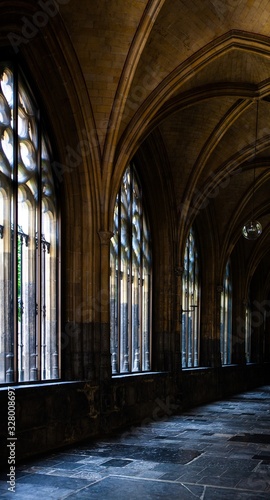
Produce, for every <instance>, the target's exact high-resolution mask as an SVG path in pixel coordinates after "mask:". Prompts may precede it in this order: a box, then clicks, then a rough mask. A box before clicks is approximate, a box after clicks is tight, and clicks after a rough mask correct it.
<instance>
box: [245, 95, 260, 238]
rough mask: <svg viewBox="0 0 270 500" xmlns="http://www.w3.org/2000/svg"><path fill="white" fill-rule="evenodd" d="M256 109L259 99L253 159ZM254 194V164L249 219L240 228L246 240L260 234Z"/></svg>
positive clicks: (257, 236)
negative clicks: (255, 217) (255, 213)
mask: <svg viewBox="0 0 270 500" xmlns="http://www.w3.org/2000/svg"><path fill="white" fill-rule="evenodd" d="M258 109H259V101H257V113H256V135H255V160H256V147H257V136H258ZM254 194H255V166H254V170H253V189H252V212H251V219H250V220H248V221H247V222H246V223H245V225H244V227H243V229H242V235H243V236H244V238H246V239H247V240H256V239H257V238H259V236H260V235H261V234H262V225H261V223H260V222H259V221H257V220H255V219H254Z"/></svg>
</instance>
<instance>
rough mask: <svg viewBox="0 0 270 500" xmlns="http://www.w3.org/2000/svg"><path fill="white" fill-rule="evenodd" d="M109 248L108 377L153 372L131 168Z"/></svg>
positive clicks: (140, 220) (138, 202)
mask: <svg viewBox="0 0 270 500" xmlns="http://www.w3.org/2000/svg"><path fill="white" fill-rule="evenodd" d="M113 232H114V236H113V238H112V239H111V248H110V273H111V276H110V290H111V291H110V313H111V356H112V358H111V359H112V373H113V374H118V373H130V372H141V371H147V370H150V368H151V267H152V263H151V241H150V232H149V226H148V222H147V218H146V215H145V212H144V207H143V199H142V189H141V186H140V184H139V181H138V178H137V175H136V172H135V168H134V165H133V164H132V165H130V166H129V167H128V168H127V169H126V171H125V173H124V176H123V179H122V183H121V187H120V190H119V192H118V195H117V197H116V202H115V207H114V229H113Z"/></svg>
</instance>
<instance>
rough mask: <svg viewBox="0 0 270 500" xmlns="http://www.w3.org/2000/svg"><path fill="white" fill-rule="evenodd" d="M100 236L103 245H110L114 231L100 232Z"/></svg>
mask: <svg viewBox="0 0 270 500" xmlns="http://www.w3.org/2000/svg"><path fill="white" fill-rule="evenodd" d="M98 235H99V238H100V243H101V245H109V244H110V241H111V238H112V237H113V235H114V233H113V232H112V231H99V232H98Z"/></svg>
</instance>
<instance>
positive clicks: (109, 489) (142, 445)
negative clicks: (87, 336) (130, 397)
mask: <svg viewBox="0 0 270 500" xmlns="http://www.w3.org/2000/svg"><path fill="white" fill-rule="evenodd" d="M156 414H157V412H156ZM11 495H14V494H13V493H10V492H8V485H7V476H6V474H2V476H1V477H0V498H1V499H2V498H3V499H4V498H10V496H11ZM14 497H15V498H16V499H20V500H26V499H27V500H28V499H29V500H30V499H35V500H37V499H39V498H40V499H45V498H46V499H53V500H58V499H68V500H71V499H78V500H83V499H91V500H93V499H98V500H102V499H106V500H110V499H113V500H114V499H116V500H126V499H129V500H137V499H140V500H148V499H166V498H168V499H172V498H177V499H179V500H195V498H198V499H200V500H222V499H226V500H230V499H232V500H238V499H241V500H242V499H245V500H249V499H254V500H260V499H265V500H266V499H268V500H269V499H270V386H267V387H266V386H264V387H261V388H259V389H257V390H253V391H251V392H247V393H242V394H239V395H236V396H234V397H231V398H229V399H227V400H223V401H220V402H216V403H211V404H206V405H203V406H200V407H197V408H195V409H191V410H189V411H185V412H183V413H182V414H181V415H177V416H171V417H169V418H166V419H164V420H161V419H158V418H157V417H155V418H154V417H153V419H152V420H150V419H149V421H148V422H147V423H146V422H145V423H144V424H143V425H141V426H140V427H138V428H136V429H134V428H133V429H131V430H130V431H128V432H125V433H123V434H120V435H118V436H114V437H110V438H108V439H104V440H103V441H98V442H93V441H89V442H88V443H84V444H82V445H80V446H77V447H76V448H73V449H68V450H64V451H61V452H59V453H54V454H51V455H48V456H46V457H43V458H42V459H40V458H39V459H36V460H33V461H32V462H27V463H26V462H25V463H24V464H18V465H17V467H16V492H15V495H14Z"/></svg>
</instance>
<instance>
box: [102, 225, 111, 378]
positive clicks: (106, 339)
mask: <svg viewBox="0 0 270 500" xmlns="http://www.w3.org/2000/svg"><path fill="white" fill-rule="evenodd" d="M98 234H99V238H100V244H101V246H100V293H99V296H100V380H101V381H102V380H106V379H109V378H110V377H111V354H110V288H109V286H110V241H111V238H112V236H113V233H112V232H111V231H99V233H98Z"/></svg>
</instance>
